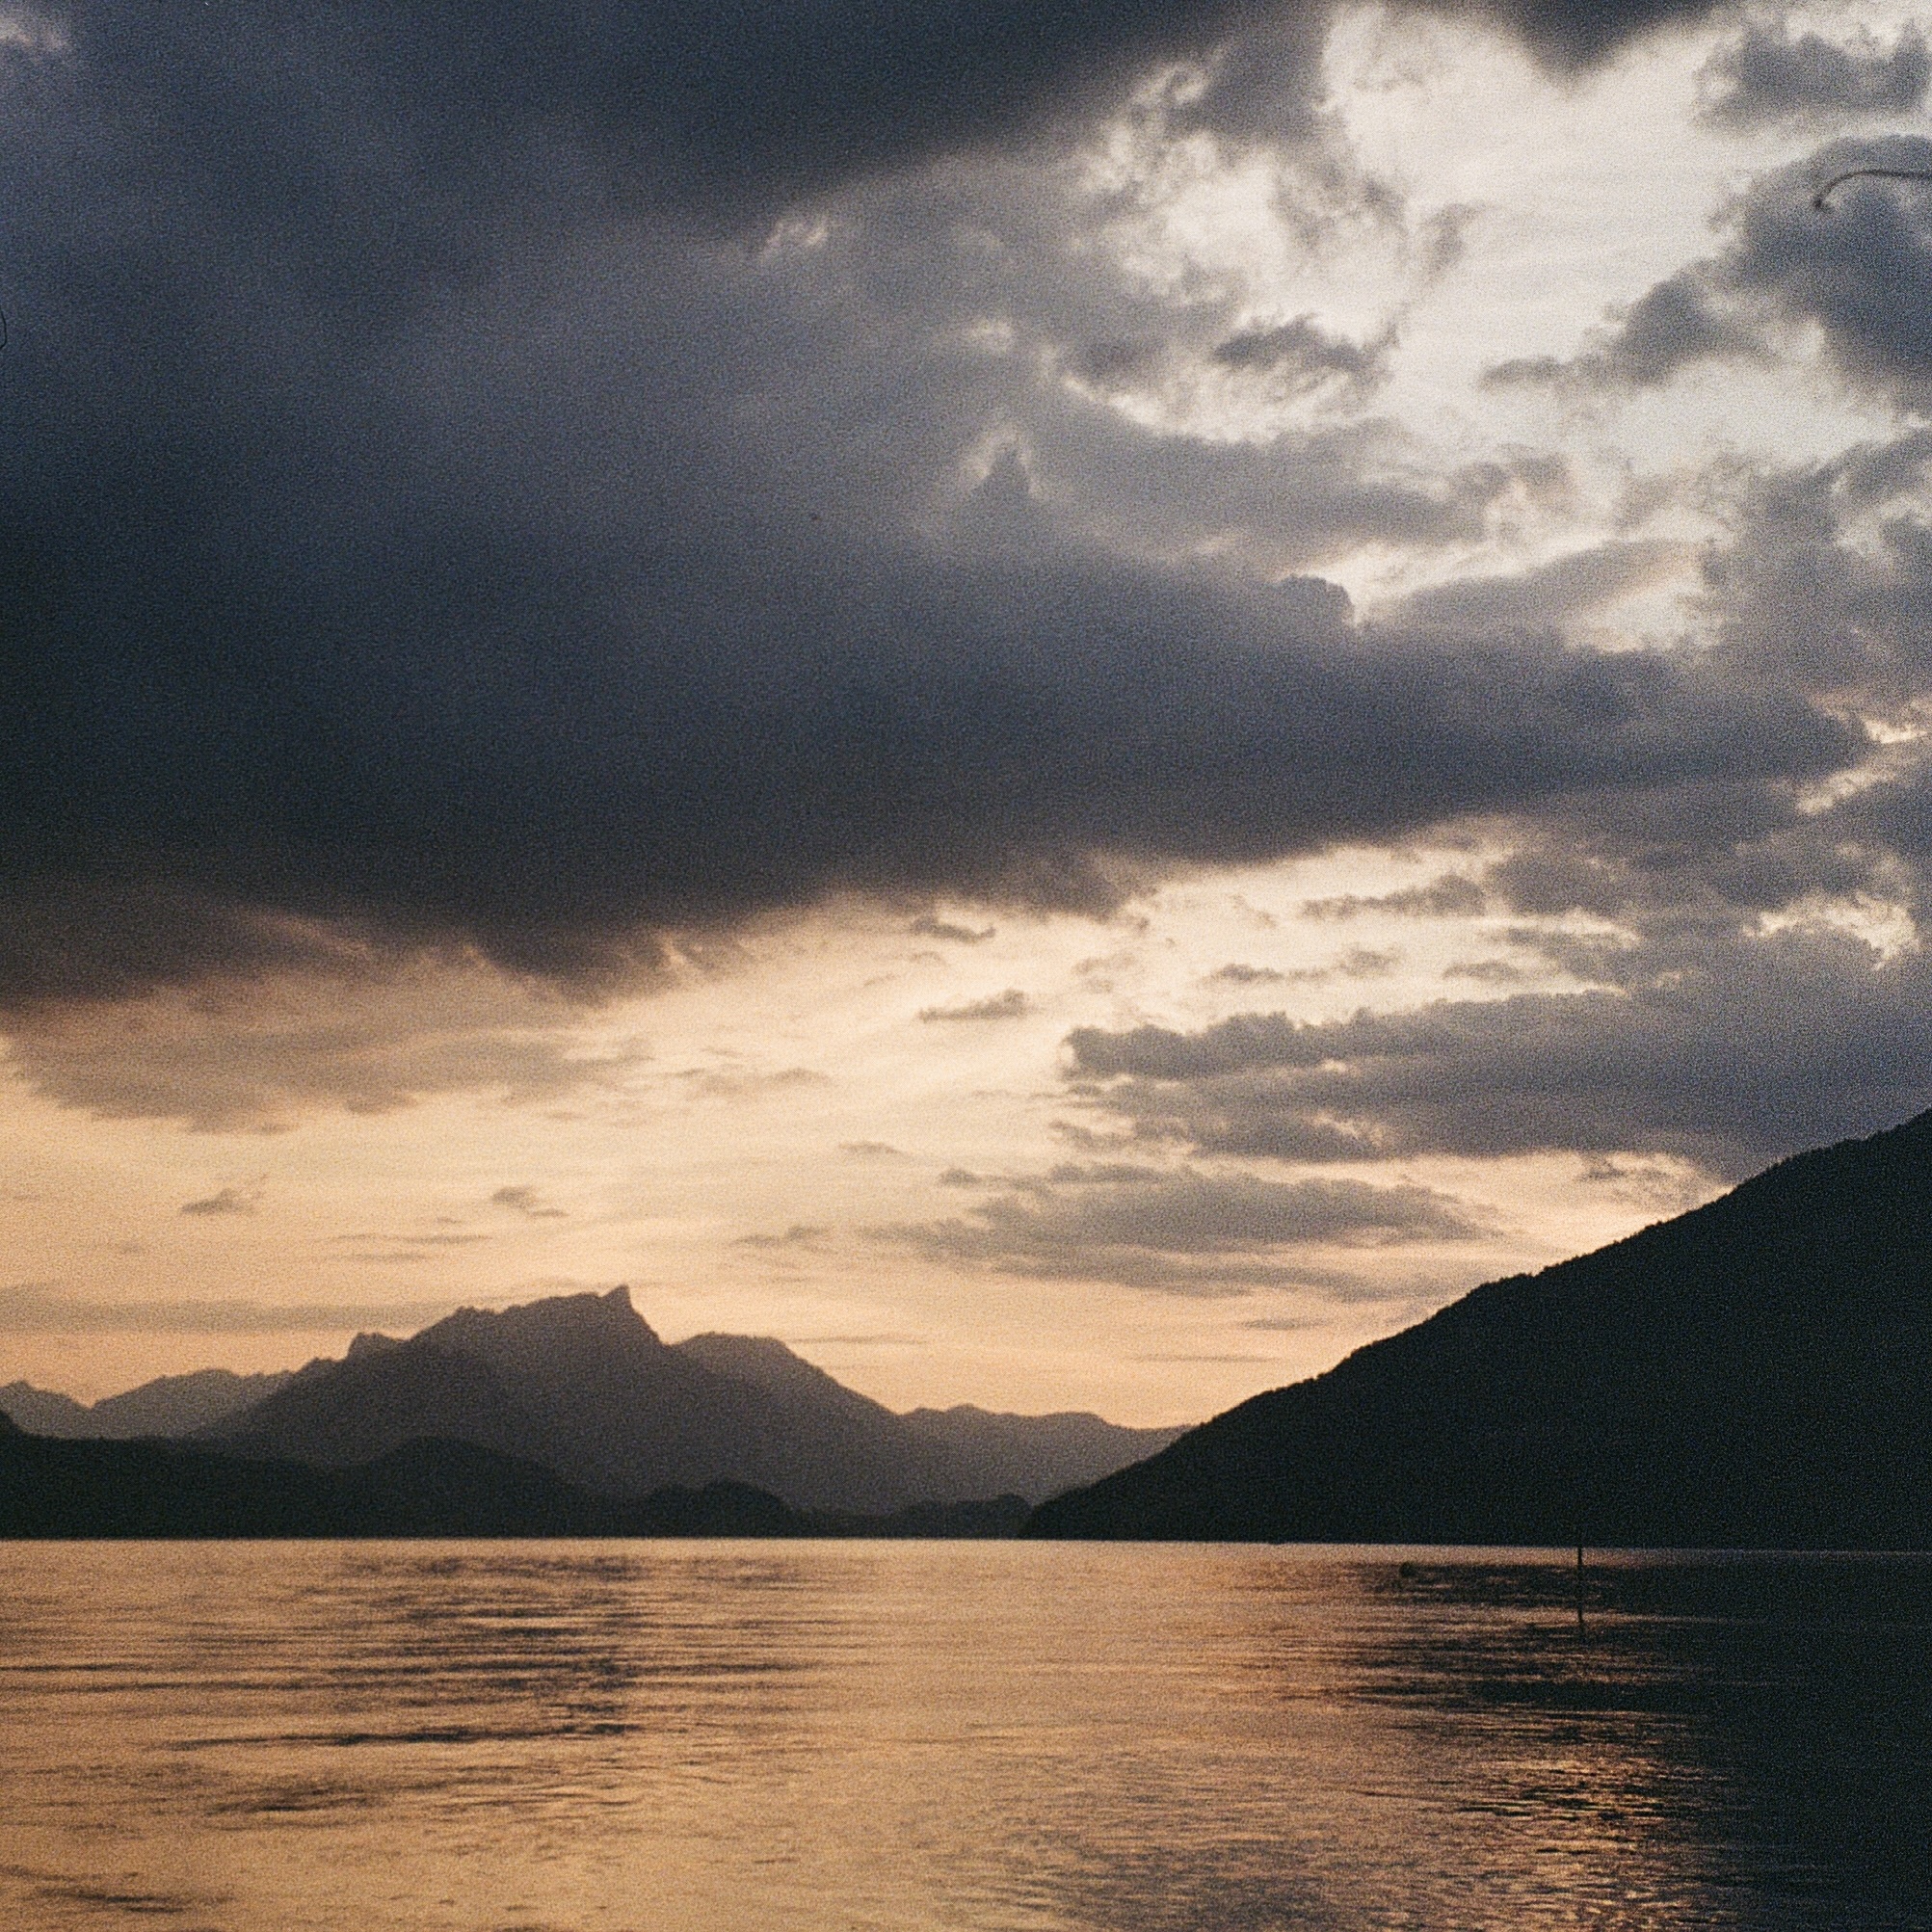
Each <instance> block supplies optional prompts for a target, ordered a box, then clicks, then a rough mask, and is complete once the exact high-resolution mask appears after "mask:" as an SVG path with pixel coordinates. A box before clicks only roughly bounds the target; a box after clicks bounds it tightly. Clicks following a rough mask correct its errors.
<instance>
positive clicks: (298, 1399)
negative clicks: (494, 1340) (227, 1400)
mask: <svg viewBox="0 0 1932 1932" xmlns="http://www.w3.org/2000/svg"><path fill="white" fill-rule="evenodd" d="M427 1437H434V1438H437V1439H438V1440H442V1441H447V1442H467V1443H470V1444H471V1445H473V1446H475V1447H477V1448H484V1449H492V1450H495V1451H496V1452H497V1453H498V1454H499V1455H505V1456H524V1457H529V1458H531V1459H532V1460H537V1461H542V1460H543V1457H542V1455H541V1452H540V1445H541V1443H542V1440H543V1431H542V1429H541V1428H540V1426H539V1425H538V1423H537V1422H536V1421H535V1419H534V1418H533V1417H532V1416H529V1415H528V1414H527V1413H525V1411H524V1409H523V1408H522V1406H521V1405H520V1403H519V1402H518V1400H517V1397H516V1393H514V1392H513V1391H512V1390H511V1389H510V1388H509V1387H508V1386H506V1383H505V1379H504V1377H502V1376H501V1375H499V1374H498V1373H497V1372H496V1370H495V1369H494V1368H493V1367H491V1366H490V1363H486V1362H479V1361H477V1360H476V1359H475V1358H473V1357H471V1356H465V1355H458V1354H453V1353H450V1352H448V1351H446V1350H443V1349H439V1348H436V1347H431V1346H421V1347H418V1346H416V1345H414V1344H412V1343H399V1344H398V1345H397V1346H396V1347H394V1348H380V1349H358V1350H357V1351H354V1352H353V1353H352V1354H351V1355H350V1356H349V1357H348V1359H347V1360H346V1361H343V1362H341V1363H334V1364H331V1365H321V1366H318V1365H316V1364H311V1365H310V1368H309V1369H308V1370H307V1371H305V1372H304V1374H302V1375H301V1376H299V1377H297V1378H296V1379H294V1380H293V1381H291V1382H290V1383H289V1384H288V1385H287V1386H286V1387H285V1388H283V1389H278V1390H277V1391H276V1393H274V1394H273V1395H270V1396H268V1397H267V1398H266V1399H265V1400H263V1401H260V1402H257V1403H256V1404H255V1405H254V1406H253V1407H252V1408H251V1409H249V1410H247V1411H245V1412H244V1413H243V1414H242V1415H241V1416H236V1417H234V1418H232V1419H231V1420H230V1421H229V1422H227V1423H225V1424H221V1425H218V1427H216V1428H215V1429H212V1430H206V1431H203V1432H202V1434H201V1436H200V1437H199V1438H198V1439H197V1440H198V1441H200V1442H211V1443H214V1444H218V1445H220V1446H222V1447H224V1448H232V1449H234V1450H235V1451H236V1452H238V1453H240V1454H245V1455H253V1456H282V1457H288V1458H291V1459H293V1460H295V1461H297V1462H303V1463H314V1464H320V1465H323V1466H325V1467H346V1466H348V1465H350V1464H355V1463H368V1462H373V1461H375V1460H376V1459H377V1458H378V1457H379V1456H384V1455H387V1454H389V1453H390V1452H391V1451H392V1450H395V1449H399V1448H401V1447H402V1446H403V1444H404V1443H406V1442H415V1441H419V1440H421V1439H423V1438H427Z"/></svg>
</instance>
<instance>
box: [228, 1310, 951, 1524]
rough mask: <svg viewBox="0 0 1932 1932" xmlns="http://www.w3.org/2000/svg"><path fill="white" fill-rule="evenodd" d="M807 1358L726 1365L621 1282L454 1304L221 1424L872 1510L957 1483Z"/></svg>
mask: <svg viewBox="0 0 1932 1932" xmlns="http://www.w3.org/2000/svg"><path fill="white" fill-rule="evenodd" d="M799 1366H800V1368H801V1369H807V1367H808V1365H807V1364H805V1363H800V1364H799ZM816 1373H817V1371H815V1370H811V1371H808V1374H807V1377H805V1378H803V1379H802V1382H801V1387H800V1388H798V1389H791V1390H789V1391H786V1390H781V1391H777V1392H775V1391H774V1390H773V1389H769V1388H766V1387H763V1386H760V1385H758V1384H756V1383H754V1382H751V1381H748V1380H746V1379H744V1378H743V1377H741V1376H740V1375H737V1374H727V1373H721V1372H719V1371H717V1370H715V1369H713V1368H710V1367H708V1366H706V1364H705V1363H703V1362H702V1361H701V1360H700V1359H699V1357H698V1355H697V1354H696V1353H689V1352H684V1351H680V1350H678V1349H674V1348H670V1347H667V1346H666V1344H665V1343H664V1342H663V1341H661V1340H660V1339H659V1338H658V1337H657V1336H656V1335H655V1334H654V1333H653V1332H652V1331H651V1329H650V1327H649V1325H648V1323H647V1322H646V1321H645V1320H644V1318H643V1317H642V1316H641V1315H639V1314H638V1313H637V1311H636V1310H634V1309H633V1308H632V1307H631V1304H630V1299H629V1295H628V1293H627V1291H626V1290H624V1289H622V1288H620V1289H617V1290H615V1291H614V1292H613V1293H611V1294H609V1295H569V1296H561V1297H555V1298H552V1299H550V1300H546V1301H542V1302H535V1303H531V1304H529V1305H527V1306H525V1307H523V1308H517V1309H509V1310H503V1311H501V1312H499V1313H490V1312H486V1311H482V1310H474V1309H465V1310H461V1311H459V1312H458V1313H456V1314H454V1315H451V1316H450V1317H449V1318H448V1319H447V1320H445V1321H440V1322H437V1323H436V1324H435V1325H434V1326H433V1327H431V1328H428V1329H425V1330H424V1331H423V1332H422V1333H421V1334H420V1335H418V1336H415V1337H411V1338H410V1340H408V1341H405V1342H399V1343H396V1344H393V1345H391V1346H387V1347H383V1348H368V1349H363V1350H360V1351H357V1352H354V1353H352V1356H351V1358H350V1359H349V1360H347V1361H345V1362H343V1363H339V1364H337V1365H335V1366H334V1367H333V1368H331V1369H327V1370H325V1371H322V1372H319V1373H316V1374H314V1375H310V1376H304V1378H303V1379H302V1381H301V1382H300V1384H299V1385H291V1386H290V1387H289V1388H287V1389H283V1390H281V1391H280V1392H279V1393H278V1394H277V1395H273V1396H271V1397H270V1398H269V1399H268V1400H267V1401H265V1402H262V1403H259V1404H257V1405H256V1406H255V1407H254V1408H253V1409H252V1410H251V1411H249V1412H248V1414H247V1415H246V1416H243V1417H241V1418H239V1420H238V1423H237V1425H235V1426H234V1427H232V1428H231V1429H229V1430H228V1431H225V1432H223V1435H222V1437H221V1440H225V1441H228V1442H233V1443H234V1444H235V1445H236V1446H238V1447H246V1448H247V1449H248V1450H249V1451H250V1452H251V1453H255V1454H264V1455H282V1456H290V1457H294V1458H297V1459H299V1460H304V1461H313V1462H327V1463H337V1464H346V1463H352V1462H365V1461H368V1460H369V1459H371V1458H372V1457H375V1456H379V1455H383V1454H384V1453H386V1452H387V1451H389V1450H391V1449H393V1448H396V1447H398V1446H400V1445H401V1444H402V1443H403V1442H408V1441H410V1440H411V1439H412V1438H414V1437H418V1436H428V1435H435V1436H441V1437H448V1438H450V1439H451V1440H454V1441H459V1442H476V1443H480V1444H482V1445H483V1446H486V1447H490V1448H496V1449H500V1450H502V1451H504V1452H505V1453H508V1454H514V1455H520V1456H528V1457H530V1458H532V1459H533V1460H535V1461H538V1462H540V1463H542V1464H543V1465H544V1466H545V1467H547V1468H549V1469H554V1470H556V1471H557V1472H558V1473H559V1474H561V1475H563V1476H565V1477H567V1478H568V1479H569V1480H570V1481H572V1482H577V1483H581V1484H583V1485H585V1486H586V1487H587V1488H590V1489H593V1490H595V1491H596V1492H598V1493H599V1494H602V1495H624V1496H636V1495H646V1494H648V1493H649V1492H650V1491H652V1490H656V1489H660V1488H663V1487H665V1486H667V1485H673V1484H681V1485H689V1486H699V1485H702V1484H705V1483H709V1482H713V1481H717V1480H721V1479H728V1480H732V1481H737V1482H743V1483H750V1484H754V1485H755V1486H757V1487H759V1488H761V1489H767V1490H770V1491H771V1492H773V1493H774V1494H776V1495H781V1496H782V1497H784V1499H785V1500H786V1501H787V1502H789V1503H791V1504H792V1505H793V1506H794V1507H801V1508H807V1507H808V1508H825V1509H844V1510H860V1511H875V1512H876V1511H887V1510H893V1509H897V1508H901V1507H903V1506H904V1505H906V1504H909V1503H913V1502H919V1501H924V1500H928V1499H932V1498H935V1497H937V1498H939V1499H941V1500H950V1499H954V1498H957V1497H958V1496H959V1495H961V1491H960V1489H959V1487H958V1483H957V1480H956V1477H955V1475H954V1472H953V1471H952V1469H951V1467H950V1465H949V1463H948V1462H947V1460H946V1458H945V1457H944V1455H943V1453H942V1452H940V1451H939V1450H938V1449H936V1448H933V1447H930V1446H929V1445H927V1444H925V1443H923V1442H920V1441H919V1440H918V1439H916V1438H913V1437H912V1436H911V1435H910V1434H909V1433H908V1432H906V1431H905V1430H904V1429H903V1427H902V1426H901V1425H900V1424H899V1423H898V1421H897V1418H896V1417H893V1416H891V1415H890V1412H889V1411H886V1410H880V1409H878V1406H877V1405H876V1404H869V1403H866V1402H865V1401H864V1398H863V1397H854V1396H852V1392H851V1391H850V1390H843V1389H838V1387H837V1385H836V1384H832V1385H831V1387H832V1389H834V1391H836V1392H835V1395H834V1396H833V1397H826V1396H824V1395H823V1393H822V1392H819V1393H818V1394H815V1395H814V1394H812V1392H811V1391H812V1390H813V1389H815V1387H816V1385H815V1384H813V1383H811V1381H810V1377H812V1376H815V1375H816ZM826 1380H827V1381H828V1382H830V1378H826ZM848 1398H849V1399H848ZM874 1411H876V1412H877V1414H876V1416H875V1415H874V1414H873V1413H872V1412H874ZM881 1418H883V1419H881Z"/></svg>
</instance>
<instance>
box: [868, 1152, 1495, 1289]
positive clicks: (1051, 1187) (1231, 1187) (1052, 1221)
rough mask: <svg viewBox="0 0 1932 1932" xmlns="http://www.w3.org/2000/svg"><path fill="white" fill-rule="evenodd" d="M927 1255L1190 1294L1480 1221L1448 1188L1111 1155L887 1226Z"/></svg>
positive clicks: (1267, 1279) (1281, 1282)
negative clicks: (1194, 1167) (1333, 1252)
mask: <svg viewBox="0 0 1932 1932" xmlns="http://www.w3.org/2000/svg"><path fill="white" fill-rule="evenodd" d="M1480 1231H1481V1230H1480V1229H1479V1227H1478V1226H1477V1224H1476V1223H1475V1222H1474V1221H1473V1220H1471V1218H1470V1217H1469V1214H1468V1213H1467V1212H1466V1211H1465V1210H1464V1209H1463V1208H1462V1206H1461V1205H1460V1204H1457V1203H1456V1202H1454V1201H1452V1200H1451V1199H1450V1198H1449V1197H1448V1196H1446V1195H1443V1194H1439V1193H1437V1192H1436V1191H1435V1190H1433V1189H1430V1188H1425V1187H1415V1186H1406V1185H1397V1186H1376V1185H1372V1184H1371V1183H1369V1182H1367V1181H1361V1180H1352V1179H1343V1180H1292V1181H1282V1180H1265V1179H1262V1178H1259V1177H1257V1176H1255V1175H1251V1174H1240V1173H1233V1174H1203V1173H1198V1172H1194V1171H1191V1170H1186V1169H1182V1170H1178V1171H1173V1170H1163V1169H1159V1168H1151V1167H1145V1166H1140V1165H1135V1164H1130V1163H1121V1162H1111V1163H1103V1164H1100V1165H1098V1166H1094V1167H1081V1166H1078V1165H1075V1164H1071V1163H1070V1164H1068V1165H1066V1166H1063V1167H1059V1168H1056V1169H1054V1170H1053V1171H1052V1172H1051V1173H1050V1174H1049V1175H1047V1176H1045V1177H1040V1178H1028V1179H1024V1180H1022V1181H1020V1182H1019V1183H1017V1184H1014V1185H1012V1186H1011V1187H1010V1188H1009V1190H1008V1191H1007V1192H1005V1193H1002V1194H999V1195H996V1196H995V1197H994V1198H993V1199H992V1200H990V1201H985V1202H982V1203H980V1204H977V1205H976V1206H974V1207H973V1208H971V1209H970V1210H969V1212H968V1213H967V1214H966V1215H965V1216H960V1217H953V1218H949V1219H946V1220H941V1221H935V1222H928V1223H923V1224H920V1225H917V1226H914V1227H907V1228H898V1229H894V1230H890V1231H888V1233H889V1236H890V1238H892V1239H894V1240H897V1241H900V1242H903V1243H904V1244H906V1245H908V1246H910V1247H912V1248H913V1249H914V1250H915V1251H917V1252H918V1253H920V1254H923V1255H926V1256H928V1257H931V1258H934V1259H937V1260H942V1261H948V1262H953V1263H966V1264H969V1265H977V1266H984V1267H989V1268H994V1269H997V1270H1000V1271H1002V1272H1006V1273H1012V1274H1020V1275H1034V1276H1039V1277H1041V1278H1043V1279H1056V1280H1073V1281H1104V1282H1118V1283H1121V1284H1124V1285H1125V1286H1128V1287H1144V1288H1156V1289H1161V1290H1164V1291H1167V1292H1169V1293H1175V1294H1184V1295H1225V1294H1242V1293H1246V1292H1247V1291H1248V1290H1249V1289H1251V1288H1256V1287H1279V1286H1293V1285H1300V1284H1304V1283H1305V1282H1306V1280H1307V1279H1308V1271H1307V1270H1306V1269H1304V1268H1298V1267H1296V1266H1295V1265H1294V1264H1293V1263H1292V1261H1288V1260H1283V1259H1280V1258H1277V1257H1278V1256H1279V1254H1280V1251H1282V1250H1284V1249H1293V1248H1297V1247H1325V1246H1333V1245H1336V1244H1341V1245H1345V1246H1372V1247H1382V1246H1388V1245H1390V1244H1395V1243H1404V1242H1422V1241H1461V1240H1468V1239H1470V1238H1472V1237H1473V1236H1474V1235H1476V1234H1477V1233H1479V1232H1480Z"/></svg>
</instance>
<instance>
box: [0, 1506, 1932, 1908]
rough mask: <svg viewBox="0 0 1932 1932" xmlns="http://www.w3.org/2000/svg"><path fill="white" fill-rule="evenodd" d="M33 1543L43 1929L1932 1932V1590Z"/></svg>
mask: <svg viewBox="0 0 1932 1932" xmlns="http://www.w3.org/2000/svg"><path fill="white" fill-rule="evenodd" d="M1570 1591H1571V1575H1570V1572H1569V1570H1568V1569H1567V1568H1566V1565H1565V1561H1564V1559H1561V1558H1559V1557H1557V1556H1555V1555H1549V1556H1538V1555H1536V1554H1534V1553H1528V1554H1525V1553H1524V1552H1521V1551H1510V1552H1490V1553H1488V1554H1486V1555H1485V1554H1483V1553H1479V1552H1478V1553H1471V1552H1467V1551H1454V1552H1450V1551H1421V1550H1409V1551H1396V1550H1366V1551H1364V1550H1360V1549H1352V1550H1305V1549H1288V1550H1278V1549H1253V1548H1220V1547H1190V1548H1169V1547H1124V1546H1079V1545H1071V1546H1056V1545H1034V1544H967V1543H951V1544H910V1543H906V1544H891V1543H874V1544H867V1543H815V1544H772V1543H761V1544H754V1543H735V1544H720V1543H681V1544H680V1543H655V1544H652V1543H642V1544H609V1545H598V1544H583V1543H574V1544H561V1543H559V1544H531V1543H520V1544H403V1543H397V1544H267V1545H262V1544H254V1545H248V1544H222V1545H212V1544H199V1545H196V1544H188V1545H183V1544H172V1545H167V1544H160V1545H155V1544H150V1545H103V1544H93V1545H88V1544H81V1545H46V1544H41V1545H18V1544H16V1545H8V1546H0V1925H4V1926H6V1927H8V1928H10V1932H12V1928H19V1932H43V1928H44V1932H66V1928H76V1932H79V1929H80V1928H86V1929H87V1932H94V1928H104V1927H132V1926H143V1927H171V1928H182V1932H188V1928H206V1932H214V1928H220V1932H304V1929H305V1928H328V1932H385V1928H391V1927H395V1928H407V1932H430V1928H436V1932H442V1928H460V1932H591V1928H602V1927H612V1928H640V1929H642V1928H649V1932H659V1929H660V1928H662V1932H674V1928H675V1932H686V1929H687V1928H693V1932H695V1928H713V1927H732V1928H736V1927H748V1928H763V1927H773V1928H780V1927H782V1928H787V1932H789V1928H800V1932H832V1928H838V1932H854V1928H873V1927H878V1928H924V1927H945V1928H962V1932H964V1928H975V1932H976V1928H983V1927H1001V1928H1026V1929H1027V1932H1035V1928H1037V1932H1049V1928H1050V1929H1051V1932H1061V1928H1082V1932H1085V1928H1120V1932H1143V1928H1145V1932H1156V1928H1158V1932H1182V1928H1187V1932H1195V1928H1199V1929H1200V1932H1248V1928H1260V1927H1289V1926H1292V1927H1308V1928H1327V1927H1335V1928H1356V1927H1381V1926H1404V1927H1416V1928H1428V1932H1445V1928H1456V1927H1510V1928H1530V1929H1531V1932H1535V1929H1536V1928H1546V1927H1557V1926H1591V1927H1625V1926H1628V1927H1638V1926H1642V1927H1646V1928H1654V1927H1659V1926H1738V1927H1780V1928H1783V1927H1824V1926H1833V1927H1838V1926H1843V1927H1859V1928H1889V1927H1904V1926H1915V1927H1927V1928H1932V1674H1929V1673H1928V1654H1932V1564H1927V1563H1926V1562H1924V1561H1922V1560H1918V1559H1912V1560H1904V1559H1901V1560H1898V1561H1894V1562H1890V1563H1885V1562H1878V1563H1868V1564H1862V1565H1855V1564H1845V1563H1837V1564H1834V1563H1817V1562H1814V1563H1810V1564H1804V1563H1793V1562H1790V1561H1788V1560H1786V1561H1781V1560H1778V1559H1748V1560H1743V1559H1740V1560H1736V1561H1733V1562H1730V1563H1722V1562H1712V1561H1710V1560H1704V1561H1700V1562H1691V1561H1688V1560H1677V1561H1674V1560H1670V1559H1638V1558H1623V1559H1617V1560H1615V1561H1612V1560H1610V1559H1604V1560H1603V1562H1602V1563H1601V1565H1600V1566H1599V1567H1597V1568H1595V1569H1593V1572H1592V1576H1591V1581H1590V1604H1589V1623H1588V1628H1587V1630H1586V1632H1585V1633H1584V1634H1583V1635H1582V1636H1581V1637H1580V1638H1579V1636H1578V1634H1577V1630H1576V1626H1575V1615H1574V1610H1573V1607H1572V1601H1571V1596H1570Z"/></svg>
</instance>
